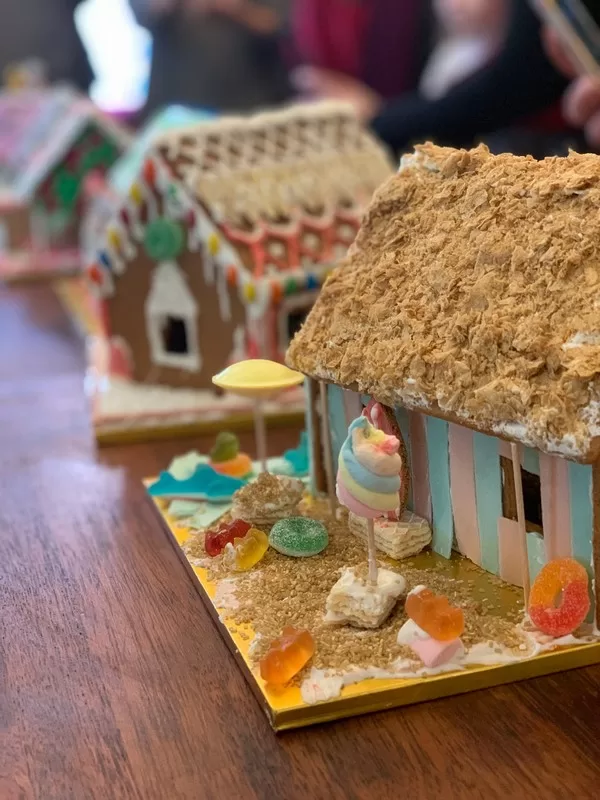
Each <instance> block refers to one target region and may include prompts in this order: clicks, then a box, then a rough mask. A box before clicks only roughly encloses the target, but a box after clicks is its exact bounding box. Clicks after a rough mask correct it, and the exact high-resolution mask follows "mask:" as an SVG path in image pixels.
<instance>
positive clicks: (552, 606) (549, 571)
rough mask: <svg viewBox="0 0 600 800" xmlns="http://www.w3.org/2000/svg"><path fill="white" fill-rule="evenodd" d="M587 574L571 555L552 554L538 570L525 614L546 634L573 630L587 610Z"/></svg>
mask: <svg viewBox="0 0 600 800" xmlns="http://www.w3.org/2000/svg"><path fill="white" fill-rule="evenodd" d="M588 580H589V579H588V574H587V571H586V569H585V567H583V566H582V565H581V564H579V563H578V562H577V561H575V559H573V558H555V559H554V560H553V561H550V562H549V563H548V564H546V565H545V566H544V567H542V569H541V570H540V572H539V574H538V576H537V578H536V579H535V581H534V582H533V586H532V587H531V592H530V594H529V616H530V618H531V621H532V622H533V624H534V625H535V626H536V628H538V629H539V630H540V631H542V633H546V634H548V636H553V637H555V638H556V637H558V636H566V635H567V634H568V633H572V632H573V631H574V630H576V629H577V628H578V627H579V626H580V625H581V623H582V622H583V621H584V620H585V618H586V616H587V613H588V611H589V610H590V597H589V593H588Z"/></svg>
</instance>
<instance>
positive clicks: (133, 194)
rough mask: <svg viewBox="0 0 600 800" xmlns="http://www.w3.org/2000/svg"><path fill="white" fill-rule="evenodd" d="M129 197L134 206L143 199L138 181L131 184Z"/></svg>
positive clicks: (139, 203)
mask: <svg viewBox="0 0 600 800" xmlns="http://www.w3.org/2000/svg"><path fill="white" fill-rule="evenodd" d="M129 197H130V198H131V199H132V200H133V202H134V203H135V204H136V206H139V205H141V204H142V201H143V199H144V194H143V192H142V187H141V186H140V185H139V183H134V184H133V186H132V187H131V189H130V190H129Z"/></svg>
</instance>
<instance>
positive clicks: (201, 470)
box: [148, 464, 246, 503]
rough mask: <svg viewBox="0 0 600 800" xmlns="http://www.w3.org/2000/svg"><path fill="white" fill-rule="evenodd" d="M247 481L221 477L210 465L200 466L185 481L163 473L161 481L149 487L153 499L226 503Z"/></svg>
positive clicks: (226, 476)
mask: <svg viewBox="0 0 600 800" xmlns="http://www.w3.org/2000/svg"><path fill="white" fill-rule="evenodd" d="M245 484H246V481H242V480H239V479H238V478H230V477H229V475H220V474H219V473H218V472H215V470H214V469H213V468H212V467H209V466H208V464H199V465H198V466H197V467H196V469H195V471H194V474H193V475H192V476H191V477H189V478H186V479H185V480H177V478H174V477H173V476H172V475H171V474H169V473H168V472H161V474H160V477H159V479H158V480H157V481H156V483H153V484H152V485H151V486H149V487H148V493H149V494H151V495H152V497H180V498H185V499H189V500H206V501H207V502H209V503H226V502H227V501H228V500H231V497H232V496H233V493H234V492H236V491H237V490H238V489H241V488H242V486H245Z"/></svg>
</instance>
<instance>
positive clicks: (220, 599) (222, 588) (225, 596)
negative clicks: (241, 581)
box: [213, 578, 240, 611]
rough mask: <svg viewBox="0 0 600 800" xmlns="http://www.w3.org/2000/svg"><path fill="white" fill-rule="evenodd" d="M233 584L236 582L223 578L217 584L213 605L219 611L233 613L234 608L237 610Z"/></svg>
mask: <svg viewBox="0 0 600 800" xmlns="http://www.w3.org/2000/svg"><path fill="white" fill-rule="evenodd" d="M235 584H236V582H235V580H233V579H232V578H225V579H224V580H222V581H219V582H218V584H217V590H216V591H215V596H214V597H213V603H214V604H215V606H216V607H217V608H218V609H219V610H220V611H235V609H236V608H239V605H240V604H239V601H238V599H237V597H236V594H235V589H236V586H235Z"/></svg>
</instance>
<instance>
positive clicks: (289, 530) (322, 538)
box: [269, 517, 329, 558]
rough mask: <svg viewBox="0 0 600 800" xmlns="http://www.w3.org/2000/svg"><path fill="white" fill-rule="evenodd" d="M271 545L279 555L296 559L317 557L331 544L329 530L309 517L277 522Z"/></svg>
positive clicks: (272, 532)
mask: <svg viewBox="0 0 600 800" xmlns="http://www.w3.org/2000/svg"><path fill="white" fill-rule="evenodd" d="M269 544H270V545H271V547H272V548H273V549H274V550H277V552H278V553H281V554H282V555H284V556H293V557H295V558H308V557H309V556H316V555H317V554H318V553H320V552H321V551H322V550H324V549H325V548H326V547H327V545H328V544H329V535H328V533H327V528H326V527H325V525H323V523H322V522H318V521H317V520H316V519H310V518H308V517H289V518H288V519H281V520H279V522H276V523H275V525H273V527H272V529H271V533H270V534H269Z"/></svg>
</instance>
